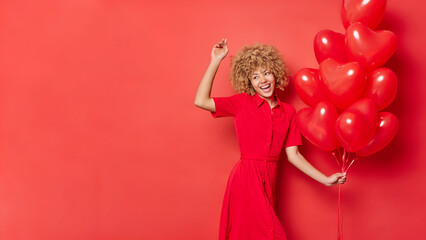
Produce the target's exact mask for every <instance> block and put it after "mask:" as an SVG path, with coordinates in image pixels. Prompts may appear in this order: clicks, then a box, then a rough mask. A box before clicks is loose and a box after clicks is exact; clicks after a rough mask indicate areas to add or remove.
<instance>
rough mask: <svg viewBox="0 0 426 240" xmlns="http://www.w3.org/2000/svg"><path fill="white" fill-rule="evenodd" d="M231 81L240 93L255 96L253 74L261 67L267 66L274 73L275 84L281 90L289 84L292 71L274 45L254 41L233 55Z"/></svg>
mask: <svg viewBox="0 0 426 240" xmlns="http://www.w3.org/2000/svg"><path fill="white" fill-rule="evenodd" d="M231 59H232V60H231V74H230V79H229V80H230V81H231V84H232V87H233V88H234V90H235V91H236V92H238V93H243V92H245V93H248V94H249V95H251V96H253V95H254V94H255V93H256V91H255V90H254V88H253V86H252V85H251V81H250V78H251V75H252V74H253V72H254V71H255V70H256V69H257V68H259V67H262V68H265V69H268V70H269V71H271V72H272V74H274V77H275V81H276V82H275V86H276V87H277V88H279V89H281V90H284V88H285V87H286V86H287V85H288V82H289V78H290V71H289V70H288V68H287V67H286V64H285V63H284V60H283V59H282V56H281V54H280V52H279V51H278V50H277V49H276V48H275V47H274V46H272V45H269V44H261V43H254V44H253V46H244V47H242V48H241V50H240V51H239V52H237V54H236V55H235V56H232V57H231Z"/></svg>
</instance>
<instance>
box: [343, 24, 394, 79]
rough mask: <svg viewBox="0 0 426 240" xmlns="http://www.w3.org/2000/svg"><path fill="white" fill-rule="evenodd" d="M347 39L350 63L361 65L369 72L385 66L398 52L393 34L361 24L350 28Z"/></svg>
mask: <svg viewBox="0 0 426 240" xmlns="http://www.w3.org/2000/svg"><path fill="white" fill-rule="evenodd" d="M345 39H346V54H347V57H348V59H349V61H356V62H359V63H361V65H363V66H364V67H365V69H366V70H367V72H369V71H371V70H373V69H375V68H377V67H381V66H383V65H384V64H385V63H386V62H387V61H388V59H389V58H390V57H391V56H392V54H393V53H394V52H395V50H396V43H397V39H396V36H395V34H394V33H393V32H391V31H387V30H382V31H373V30H371V29H369V28H368V27H367V26H365V25H363V24H362V23H359V22H357V23H354V24H351V25H350V26H349V27H348V29H347V30H346V35H345Z"/></svg>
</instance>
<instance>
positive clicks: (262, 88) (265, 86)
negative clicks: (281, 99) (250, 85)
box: [261, 84, 271, 89]
mask: <svg viewBox="0 0 426 240" xmlns="http://www.w3.org/2000/svg"><path fill="white" fill-rule="evenodd" d="M269 86H271V84H269V85H266V86H264V87H261V89H266V88H268V87H269Z"/></svg>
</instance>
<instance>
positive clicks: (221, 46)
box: [215, 38, 227, 48]
mask: <svg viewBox="0 0 426 240" xmlns="http://www.w3.org/2000/svg"><path fill="white" fill-rule="evenodd" d="M226 41H227V39H226V38H222V40H221V41H220V42H219V43H217V44H216V45H215V47H217V48H223V47H224V46H226Z"/></svg>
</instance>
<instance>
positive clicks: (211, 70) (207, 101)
mask: <svg viewBox="0 0 426 240" xmlns="http://www.w3.org/2000/svg"><path fill="white" fill-rule="evenodd" d="M227 53H228V46H227V45H226V38H224V39H222V41H220V42H219V43H217V44H215V45H214V46H213V49H212V52H211V60H210V64H209V66H208V67H207V70H206V73H204V76H203V78H202V79H201V82H200V85H199V86H198V90H197V93H196V94H195V100H194V104H195V106H197V107H199V108H202V109H204V110H208V111H211V112H215V111H216V108H215V104H214V101H213V99H212V98H211V97H210V94H211V91H212V85H213V80H214V77H215V75H216V72H217V69H218V68H219V65H220V62H221V61H222V59H224V58H225V56H226V54H227Z"/></svg>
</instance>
